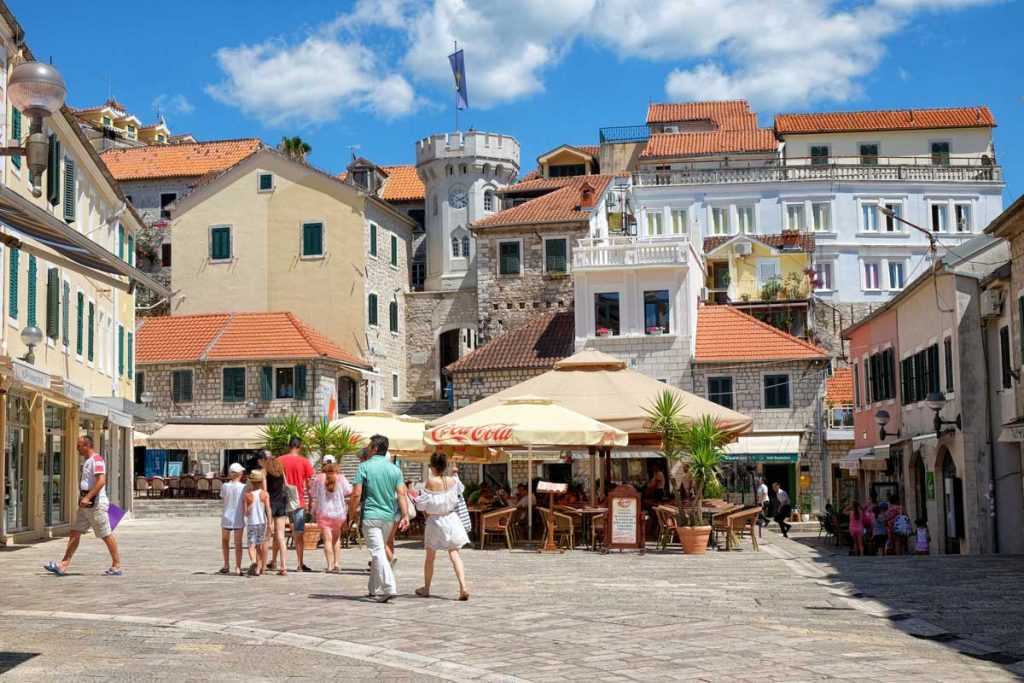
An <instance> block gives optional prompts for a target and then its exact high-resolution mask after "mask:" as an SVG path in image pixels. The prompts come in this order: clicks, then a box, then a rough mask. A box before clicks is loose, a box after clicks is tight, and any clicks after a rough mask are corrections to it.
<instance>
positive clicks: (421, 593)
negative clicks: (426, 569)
mask: <svg viewBox="0 0 1024 683" xmlns="http://www.w3.org/2000/svg"><path fill="white" fill-rule="evenodd" d="M414 592H415V593H416V595H418V596H420V597H421V598H429V597H430V591H428V590H427V589H426V588H424V587H422V586H421V587H420V588H417V589H416V590H415V591H414Z"/></svg>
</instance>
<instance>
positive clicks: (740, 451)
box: [725, 434, 800, 463]
mask: <svg viewBox="0 0 1024 683" xmlns="http://www.w3.org/2000/svg"><path fill="white" fill-rule="evenodd" d="M725 453H726V455H725V460H726V461H727V462H766V463H793V462H797V461H798V460H799V459H800V435H799V434H771V435H768V434H763V435H752V436H741V437H739V438H738V439H737V440H736V441H734V442H732V443H730V444H727V445H726V446H725Z"/></svg>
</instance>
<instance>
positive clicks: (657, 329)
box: [647, 327, 665, 336]
mask: <svg viewBox="0 0 1024 683" xmlns="http://www.w3.org/2000/svg"><path fill="white" fill-rule="evenodd" d="M664 333H665V330H663V329H661V328H660V327H648V328H647V334H649V335H653V336H658V335H659V334H664Z"/></svg>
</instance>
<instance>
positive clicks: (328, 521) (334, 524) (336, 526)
mask: <svg viewBox="0 0 1024 683" xmlns="http://www.w3.org/2000/svg"><path fill="white" fill-rule="evenodd" d="M316 523H317V526H319V527H320V528H321V529H330V530H331V531H332V532H333V534H334V536H335V537H337V536H339V535H340V534H341V527H342V525H344V524H345V520H344V519H339V518H337V517H317V520H316Z"/></svg>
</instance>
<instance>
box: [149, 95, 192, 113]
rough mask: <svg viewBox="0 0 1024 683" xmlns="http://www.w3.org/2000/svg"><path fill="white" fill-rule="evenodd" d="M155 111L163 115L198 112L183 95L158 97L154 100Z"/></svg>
mask: <svg viewBox="0 0 1024 683" xmlns="http://www.w3.org/2000/svg"><path fill="white" fill-rule="evenodd" d="M153 109H154V110H156V111H159V112H160V113H161V114H191V113H192V112H194V111H195V110H196V108H195V107H194V106H193V105H192V103H191V102H189V100H188V98H187V97H185V96H184V95H182V94H181V93H178V94H177V95H168V94H166V93H164V94H161V95H157V96H156V97H154V98H153Z"/></svg>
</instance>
